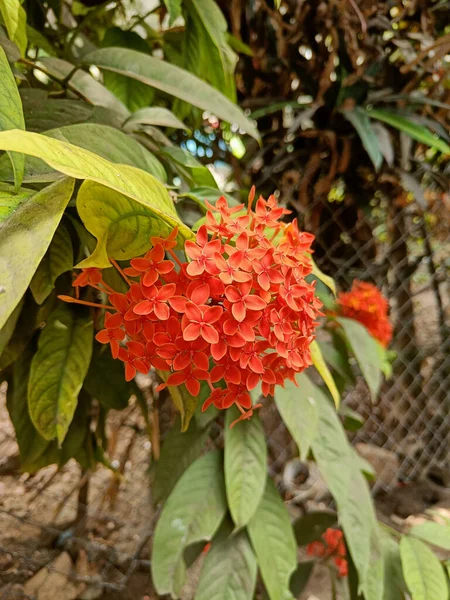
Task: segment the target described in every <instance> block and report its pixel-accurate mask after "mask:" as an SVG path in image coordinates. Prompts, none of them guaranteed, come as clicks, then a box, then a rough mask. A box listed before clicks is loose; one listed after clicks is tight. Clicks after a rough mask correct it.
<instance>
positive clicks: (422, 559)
mask: <svg viewBox="0 0 450 600" xmlns="http://www.w3.org/2000/svg"><path fill="white" fill-rule="evenodd" d="M400 556H401V559H402V566H403V575H404V577H405V581H406V585H407V586H408V590H409V592H410V594H411V597H412V600H447V599H448V586H447V579H446V576H445V572H444V569H443V568H442V565H441V563H440V562H439V559H438V558H437V557H436V556H435V555H434V554H433V552H432V551H431V550H430V549H429V548H428V547H427V546H426V545H425V544H424V543H423V542H421V541H420V540H416V539H414V538H410V537H408V536H403V537H402V539H401V540H400Z"/></svg>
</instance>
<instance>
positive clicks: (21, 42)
mask: <svg viewBox="0 0 450 600" xmlns="http://www.w3.org/2000/svg"><path fill="white" fill-rule="evenodd" d="M0 13H1V15H2V17H3V20H4V22H5V26H6V30H7V32H8V35H9V38H10V39H11V40H12V41H13V42H15V43H16V44H17V46H18V47H19V48H20V52H21V54H22V56H24V55H25V51H26V49H27V30H26V25H27V15H26V13H25V10H24V9H23V8H22V6H20V1H19V0H0ZM0 79H1V77H0Z"/></svg>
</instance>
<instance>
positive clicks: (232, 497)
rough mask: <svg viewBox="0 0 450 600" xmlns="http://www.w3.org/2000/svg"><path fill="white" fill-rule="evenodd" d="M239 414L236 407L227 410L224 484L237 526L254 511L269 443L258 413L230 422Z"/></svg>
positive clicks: (265, 474) (265, 472) (264, 475)
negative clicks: (247, 418) (237, 421)
mask: <svg viewBox="0 0 450 600" xmlns="http://www.w3.org/2000/svg"><path fill="white" fill-rule="evenodd" d="M238 417H239V411H238V410H237V409H236V408H235V407H234V408H233V409H231V408H230V409H229V410H227V411H226V414H225V429H224V435H225V484H226V491H227V499H228V506H229V508H230V513H231V516H232V517H233V521H234V523H235V525H236V527H237V528H241V527H244V525H246V524H247V523H248V521H249V519H251V517H252V516H253V514H254V513H255V511H256V509H257V507H258V504H259V502H260V500H261V498H262V495H263V492H264V488H265V485H266V479H267V445H266V440H265V437H264V429H263V426H262V423H261V420H260V419H259V417H258V415H257V414H256V415H254V416H253V417H252V418H251V419H249V420H247V421H242V422H241V423H237V424H236V425H235V426H234V427H233V428H231V429H230V425H231V423H232V422H233V421H234V420H236V419H237V418H238Z"/></svg>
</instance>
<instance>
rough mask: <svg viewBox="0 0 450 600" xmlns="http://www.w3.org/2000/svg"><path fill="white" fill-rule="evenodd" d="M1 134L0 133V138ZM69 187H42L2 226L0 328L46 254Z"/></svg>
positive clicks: (61, 183)
mask: <svg viewBox="0 0 450 600" xmlns="http://www.w3.org/2000/svg"><path fill="white" fill-rule="evenodd" d="M7 134H8V135H10V134H9V132H7ZM3 135H5V134H4V133H0V138H1V137H2V136H3ZM73 186H74V182H73V180H70V179H64V180H62V181H58V182H56V183H54V184H53V185H50V186H48V187H46V188H44V189H43V190H42V191H40V192H37V193H36V194H35V195H34V196H32V197H31V198H29V199H28V200H27V201H26V202H23V203H22V204H21V205H20V206H19V207H18V209H17V210H16V211H15V212H14V213H13V214H12V215H11V216H10V217H9V218H8V219H7V221H5V223H3V225H2V228H1V235H0V286H1V288H2V293H1V294H0V329H1V328H2V327H3V325H4V324H5V322H6V320H7V318H8V317H9V315H10V314H11V313H12V311H13V310H14V308H15V307H16V306H17V304H18V303H19V301H20V299H21V298H22V296H23V295H24V293H25V290H26V289H27V287H28V285H29V283H30V281H31V279H32V277H33V275H34V272H35V271H36V269H37V267H38V265H39V263H40V262H41V259H42V257H43V256H44V254H45V252H46V251H47V248H48V246H49V245H50V242H51V240H52V237H53V234H54V232H55V230H56V228H57V227H58V224H59V221H60V220H61V217H62V215H63V212H64V209H65V208H66V206H67V203H68V202H69V200H70V197H71V195H72V191H73Z"/></svg>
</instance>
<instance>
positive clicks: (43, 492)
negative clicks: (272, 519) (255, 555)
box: [0, 198, 450, 600]
mask: <svg viewBox="0 0 450 600" xmlns="http://www.w3.org/2000/svg"><path fill="white" fill-rule="evenodd" d="M300 214H301V220H302V221H303V223H301V224H302V226H303V227H304V228H306V229H310V230H311V231H315V233H316V239H317V241H316V261H317V263H318V265H319V267H320V268H321V269H322V270H323V271H324V272H325V273H328V274H330V275H333V277H334V278H335V280H336V282H337V284H338V287H339V288H340V289H344V290H346V289H349V288H350V286H351V283H352V281H353V280H354V279H355V278H358V279H361V280H368V281H372V282H373V283H375V284H376V285H377V286H378V287H380V288H381V289H382V290H383V291H384V293H385V294H386V296H387V297H388V298H389V301H390V306H391V316H392V320H393V324H394V339H393V343H392V350H393V351H394V352H395V359H394V362H393V374H392V377H391V378H389V379H388V380H387V381H385V383H384V384H383V387H382V389H381V392H380V394H379V395H378V398H377V400H376V401H375V402H374V403H372V402H371V400H370V395H369V392H368V390H367V388H366V386H365V383H364V382H363V380H362V379H361V378H359V379H358V380H357V385H356V387H354V388H353V389H349V390H347V392H346V393H345V395H344V402H345V403H347V404H348V405H349V406H350V407H351V408H352V409H354V410H356V411H357V412H358V413H359V414H360V415H361V416H362V417H363V419H364V424H363V425H362V427H361V428H360V429H359V430H358V431H357V432H355V433H353V434H351V436H352V441H353V443H354V444H355V445H357V447H359V448H360V447H361V445H363V446H366V449H367V448H368V447H369V448H376V449H381V451H385V452H386V453H389V454H390V455H391V456H395V458H396V463H395V468H394V469H393V468H392V464H391V463H389V461H386V464H385V467H383V468H384V472H383V469H382V470H381V471H379V472H378V475H379V479H378V483H377V484H376V485H375V487H374V492H375V493H376V492H377V491H379V490H382V491H384V492H386V491H389V490H390V489H392V488H393V487H395V486H396V485H397V484H398V483H403V482H409V481H416V480H419V479H421V478H424V477H429V478H431V479H433V480H434V481H438V482H439V483H441V484H444V485H449V481H447V478H448V473H450V470H449V448H450V411H449V404H450V352H449V350H450V336H449V323H448V320H449V312H450V294H449V287H448V286H449V282H448V277H447V275H448V269H449V267H450V236H449V223H448V222H445V219H441V218H438V217H437V216H435V218H433V214H429V213H427V214H424V213H423V212H422V211H421V210H420V208H419V207H418V206H417V205H416V204H414V203H411V204H408V203H406V204H404V205H401V204H394V205H392V204H389V203H388V202H386V201H385V200H384V199H383V198H378V199H376V200H375V201H374V202H373V205H372V206H371V209H370V210H369V211H367V210H359V209H358V208H355V206H354V205H352V206H347V205H346V203H345V202H339V201H334V202H330V201H329V199H326V200H321V201H316V202H315V203H314V205H312V206H311V207H308V210H304V211H300ZM0 397H1V402H0V404H1V406H0V600H19V599H22V598H27V599H33V600H46V598H59V597H61V598H64V599H65V600H70V599H71V598H73V599H75V598H80V599H85V600H89V599H94V598H98V597H102V598H107V599H109V600H113V599H118V598H121V599H126V598H134V599H135V598H146V599H150V600H153V599H154V598H155V599H156V598H157V595H156V594H155V593H154V592H153V591H152V586H151V580H150V575H149V565H150V547H151V538H152V532H153V529H154V526H155V523H156V520H157V517H158V513H157V512H156V511H155V510H154V509H153V508H152V502H151V486H150V485H149V478H148V466H149V455H150V442H149V440H148V436H147V432H146V428H145V423H144V422H143V420H142V417H141V416H140V413H139V410H138V409H137V407H136V406H131V407H130V408H129V409H127V410H126V411H124V412H123V413H121V414H120V415H119V414H115V415H113V418H112V421H111V423H110V428H111V429H110V433H111V434H112V437H113V439H114V440H115V443H114V447H113V449H112V455H111V459H112V460H113V464H114V465H115V466H118V467H120V470H121V472H122V473H123V479H121V480H117V479H114V478H113V477H112V476H111V472H110V471H108V469H106V468H104V467H101V468H99V469H98V470H97V471H96V472H95V473H93V474H92V475H91V476H90V481H89V489H88V491H87V492H86V494H85V496H83V493H82V490H83V486H84V483H85V474H84V473H83V472H82V471H81V470H80V468H79V467H78V466H76V465H75V464H73V463H72V462H71V463H69V464H67V465H66V466H65V467H63V468H62V469H59V470H57V469H56V467H47V468H46V469H44V470H42V471H40V472H38V474H36V475H34V476H29V475H26V474H20V470H19V467H20V465H19V464H18V462H17V461H18V459H17V446H16V443H15V438H14V431H13V428H12V425H11V423H10V421H9V417H8V414H7V411H6V407H5V403H4V394H3V395H0ZM261 415H262V418H263V422H264V425H265V429H266V435H267V442H268V452H269V465H270V470H271V474H272V475H274V476H275V477H276V479H277V482H278V483H279V484H280V486H283V485H284V483H285V479H286V467H287V465H289V464H290V462H291V461H292V459H294V457H295V456H296V454H297V450H296V448H295V444H294V443H293V442H292V439H291V438H290V435H289V433H288V431H287V429H286V427H285V426H284V424H283V423H282V422H281V420H280V418H279V416H278V414H277V411H276V408H275V406H274V404H273V403H266V404H265V408H264V410H263V411H262V412H261ZM160 417H161V426H162V429H163V430H164V427H165V425H164V418H165V415H164V414H161V415H160ZM168 421H170V418H169V419H168ZM216 438H217V439H216V442H217V441H218V443H219V445H220V440H221V435H220V430H218V436H216ZM382 457H383V455H382ZM309 468H310V470H311V469H313V465H309ZM296 475H298V473H296ZM309 475H310V474H308V475H306V476H305V477H307V476H309ZM300 479H301V478H300ZM300 489H301V487H300ZM321 490H322V491H323V489H322V488H321V487H320V486H319V487H317V486H316V487H314V486H313V488H312V492H311V491H308V492H307V493H303V492H301V493H300V494H299V495H298V497H300V498H301V499H308V498H311V497H313V496H314V495H315V496H316V497H317V495H318V494H319V495H320V491H321ZM80 514H81V516H83V517H84V518H82V519H81V520H80ZM80 522H81V523H82V527H81V528H80V526H79V523H80ZM136 580H138V582H139V581H140V583H138V584H136ZM136 585H137V587H136ZM188 585H189V584H188ZM58 586H61V587H60V588H58ZM59 589H60V590H61V591H60V592H59V591H58V590H59ZM58 594H59V595H58ZM190 597H191V596H190V592H189V590H186V592H185V594H184V596H183V598H190Z"/></svg>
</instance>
